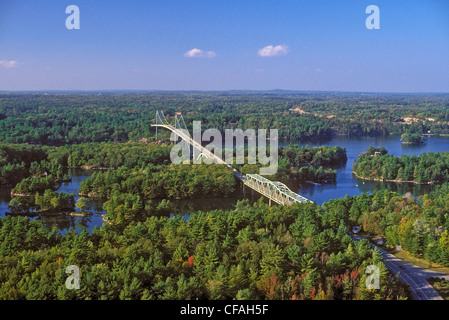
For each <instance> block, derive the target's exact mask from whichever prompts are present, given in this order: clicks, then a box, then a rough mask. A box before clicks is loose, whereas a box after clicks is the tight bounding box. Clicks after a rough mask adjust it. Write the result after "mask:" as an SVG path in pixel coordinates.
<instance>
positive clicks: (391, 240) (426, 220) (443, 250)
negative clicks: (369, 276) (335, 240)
mask: <svg viewBox="0 0 449 320" xmlns="http://www.w3.org/2000/svg"><path fill="white" fill-rule="evenodd" d="M329 205H330V206H331V207H332V206H334V207H338V208H339V210H341V215H344V216H347V217H348V225H351V226H360V227H361V228H362V230H363V231H365V232H366V233H367V234H371V235H374V236H380V237H384V238H385V240H386V244H387V245H388V246H391V247H393V248H395V247H396V246H402V249H403V250H405V251H407V252H409V253H411V254H412V255H413V256H416V257H418V258H422V259H425V260H427V261H432V262H436V263H438V264H440V265H443V266H449V232H448V228H449V211H448V208H449V184H448V183H445V184H443V185H440V186H437V187H436V188H435V190H434V191H432V192H431V193H430V194H425V195H424V196H422V197H419V198H418V199H415V198H414V197H413V196H411V195H410V194H405V195H404V196H401V195H399V194H398V193H395V192H391V191H389V190H382V191H378V192H375V193H373V194H363V195H360V196H355V197H345V198H343V199H337V200H331V201H329V203H328V204H326V205H325V206H329Z"/></svg>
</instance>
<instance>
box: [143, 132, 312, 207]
mask: <svg viewBox="0 0 449 320" xmlns="http://www.w3.org/2000/svg"><path fill="white" fill-rule="evenodd" d="M151 126H153V127H162V128H165V129H168V130H170V131H172V132H174V133H175V134H176V135H177V136H179V137H180V138H181V139H183V140H184V141H186V142H188V143H189V144H190V145H192V146H193V147H194V148H196V149H197V150H199V151H200V152H201V154H203V155H205V156H207V157H209V158H212V159H215V161H216V163H218V164H224V165H225V166H227V167H228V168H230V169H231V170H232V171H233V172H234V174H235V176H236V177H237V178H238V179H239V180H240V181H242V182H243V184H244V185H245V186H248V187H249V188H251V189H253V190H254V191H257V192H258V193H260V194H261V195H263V196H265V197H267V198H268V199H269V201H270V205H271V201H274V202H276V203H278V204H281V205H291V204H293V203H295V202H307V201H310V200H308V199H306V198H304V197H303V196H301V195H299V194H297V193H295V192H293V191H291V190H290V189H289V188H288V187H287V186H286V185H285V184H283V183H281V182H278V181H271V180H268V179H266V178H264V177H262V176H260V175H258V174H248V175H246V176H245V175H244V174H242V173H240V172H239V171H238V170H236V169H235V168H233V167H232V166H231V165H230V164H229V163H227V162H225V161H223V159H221V158H220V157H218V156H216V155H215V154H213V153H212V152H210V151H209V150H207V149H206V148H205V147H203V146H202V145H201V144H199V143H198V142H196V141H195V140H193V139H192V137H191V136H190V135H189V134H186V133H185V132H184V131H183V130H180V129H178V128H175V127H173V126H172V125H170V124H152V125H151Z"/></svg>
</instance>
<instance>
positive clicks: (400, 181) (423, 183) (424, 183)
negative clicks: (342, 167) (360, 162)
mask: <svg viewBox="0 0 449 320" xmlns="http://www.w3.org/2000/svg"><path fill="white" fill-rule="evenodd" d="M352 174H353V175H355V176H356V177H357V178H359V179H363V180H370V181H379V182H396V183H414V184H420V185H430V184H433V182H416V181H409V180H390V179H379V178H365V177H361V176H359V175H357V173H355V171H354V170H352Z"/></svg>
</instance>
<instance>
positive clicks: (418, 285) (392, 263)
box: [352, 235, 449, 300]
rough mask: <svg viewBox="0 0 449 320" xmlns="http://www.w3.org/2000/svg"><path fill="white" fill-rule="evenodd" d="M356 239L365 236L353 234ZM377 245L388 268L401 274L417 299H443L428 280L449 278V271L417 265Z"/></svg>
mask: <svg viewBox="0 0 449 320" xmlns="http://www.w3.org/2000/svg"><path fill="white" fill-rule="evenodd" d="M352 237H353V239H354V240H356V241H357V240H361V239H363V238H365V237H361V236H356V235H353V236H352ZM371 246H372V247H376V248H378V249H379V251H380V252H381V254H382V257H383V260H384V263H385V265H386V266H387V268H388V269H389V270H390V271H391V272H392V273H393V274H395V275H397V274H399V279H400V280H401V281H402V282H404V283H407V284H409V285H410V289H411V292H412V294H413V297H414V299H415V300H442V298H441V296H440V295H439V294H438V292H437V291H436V290H435V289H434V288H433V287H432V286H431V285H430V283H429V282H428V281H427V279H428V278H430V277H439V278H444V279H447V280H449V274H448V273H442V272H436V271H432V270H429V269H424V268H420V267H417V266H415V265H413V264H410V263H408V262H404V261H402V260H401V259H399V258H397V257H395V256H394V255H392V254H390V253H388V252H386V251H385V250H383V249H381V248H379V247H377V246H375V245H374V244H371Z"/></svg>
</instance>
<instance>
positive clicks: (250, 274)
mask: <svg viewBox="0 0 449 320" xmlns="http://www.w3.org/2000/svg"><path fill="white" fill-rule="evenodd" d="M347 233H348V227H347V226H346V225H345V223H344V217H342V216H341V215H339V214H338V213H337V212H336V210H335V209H333V208H329V209H327V210H325V209H323V208H320V207H319V206H317V205H315V204H312V203H308V204H307V203H304V204H297V205H294V206H289V207H281V206H275V207H268V205H267V204H264V203H262V202H261V201H259V202H256V203H255V204H254V205H250V204H248V203H246V201H244V202H241V203H239V204H238V206H237V207H236V209H235V210H230V211H222V210H213V211H210V212H197V213H194V214H192V215H191V216H190V217H189V219H188V220H185V219H184V218H183V217H177V216H175V217H172V218H167V217H158V216H155V215H153V216H150V217H147V218H146V219H145V220H143V221H130V222H129V221H127V222H124V221H122V222H121V221H115V222H114V223H110V224H106V225H105V226H103V227H101V228H96V229H95V230H94V231H93V232H91V233H88V232H87V231H83V232H80V233H79V232H75V231H74V230H71V231H69V232H67V233H66V234H65V235H61V234H60V233H58V231H57V229H55V228H53V229H50V230H49V229H47V227H45V226H44V225H43V224H42V223H41V222H40V221H37V220H29V219H27V218H25V217H20V216H17V217H13V216H8V217H6V218H2V219H0V283H1V286H0V299H58V300H66V299H94V300H97V299H98V300H100V299H139V300H140V299H155V300H167V299H169V300H172V299H211V300H218V299H276V300H279V299H282V300H285V299H294V300H298V299H299V300H334V299H336V300H354V299H356V300H365V299H369V300H371V299H391V300H396V299H406V298H407V297H408V293H407V288H406V287H405V286H403V285H401V284H400V283H399V282H398V280H397V279H396V277H395V276H394V275H392V274H391V273H389V272H388V269H387V268H386V267H385V265H384V264H383V262H382V258H381V255H380V253H379V252H377V251H376V250H373V249H371V248H370V246H369V243H368V241H367V240H364V241H359V242H354V241H353V240H352V239H351V237H350V236H349V235H348V234H347ZM372 264H374V265H376V266H378V267H379V269H380V289H379V290H374V289H367V288H366V278H367V274H366V273H365V270H366V267H367V266H368V265H372ZM69 265H77V266H79V268H80V270H81V274H82V281H81V287H80V290H69V289H67V288H66V287H65V285H64V283H65V281H66V278H67V274H66V273H65V269H66V267H67V266H69Z"/></svg>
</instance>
